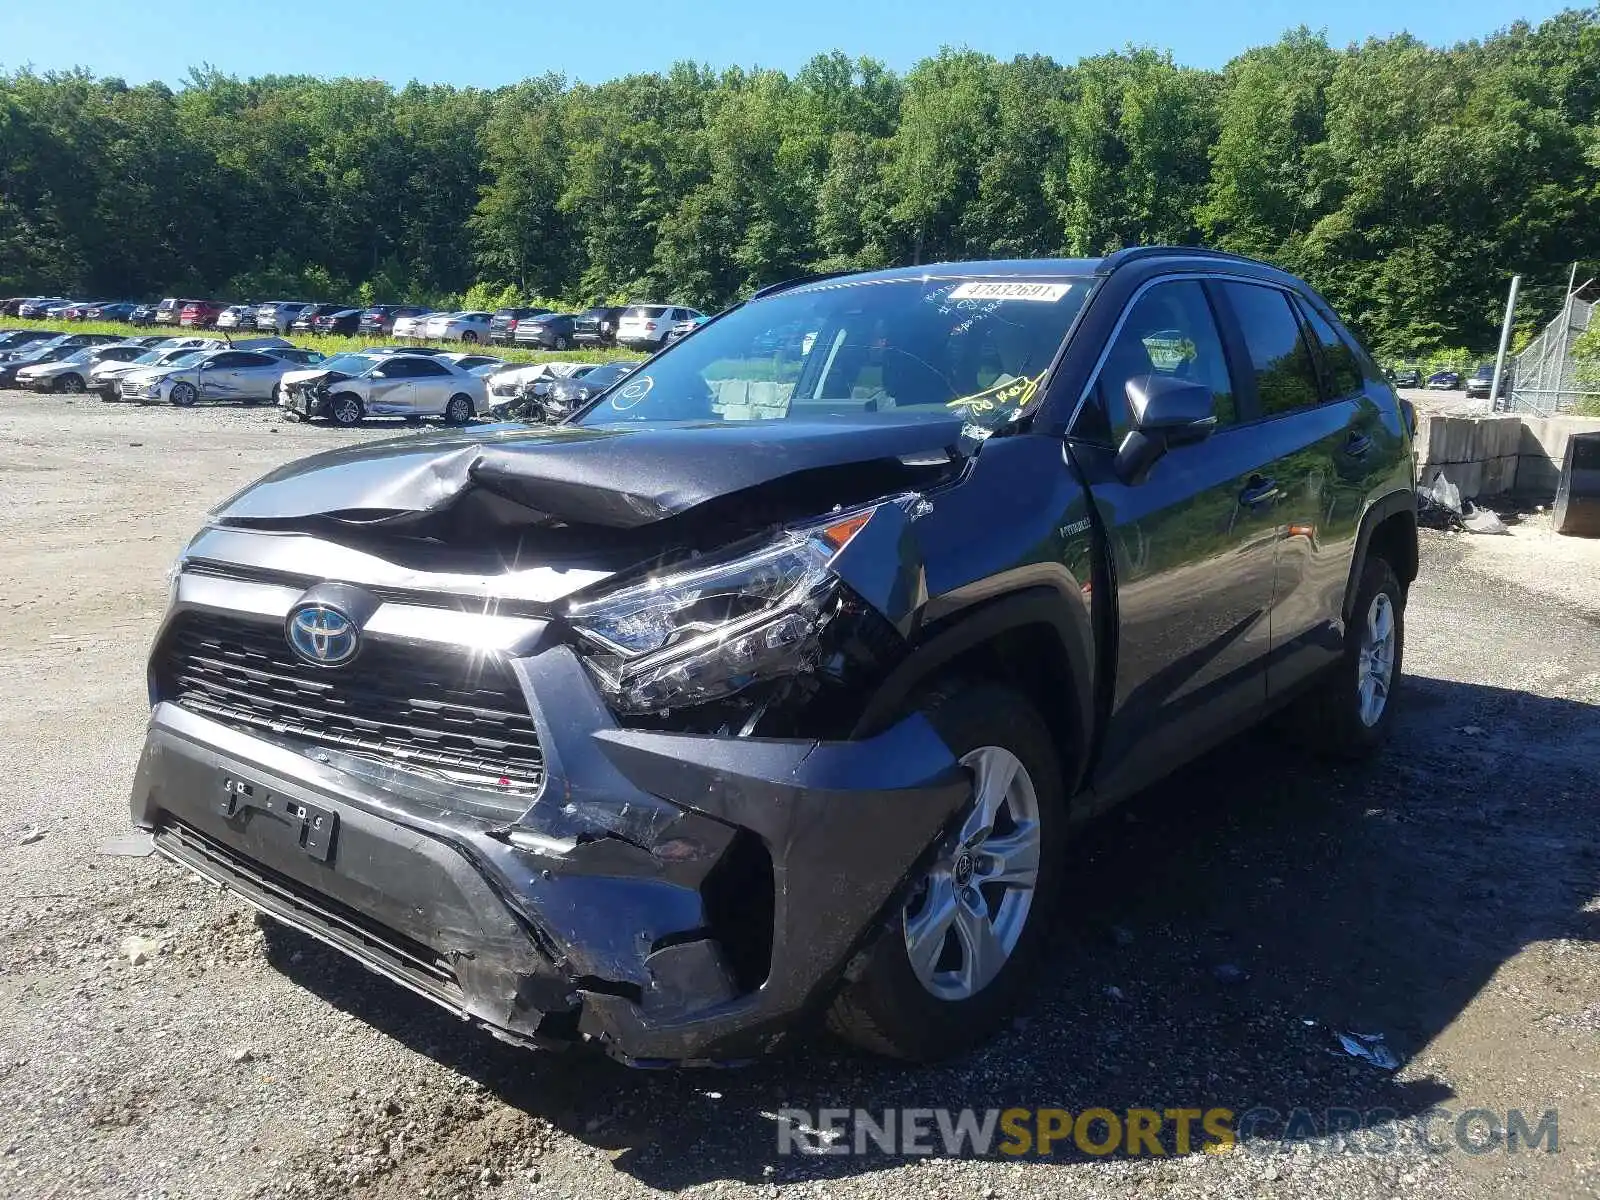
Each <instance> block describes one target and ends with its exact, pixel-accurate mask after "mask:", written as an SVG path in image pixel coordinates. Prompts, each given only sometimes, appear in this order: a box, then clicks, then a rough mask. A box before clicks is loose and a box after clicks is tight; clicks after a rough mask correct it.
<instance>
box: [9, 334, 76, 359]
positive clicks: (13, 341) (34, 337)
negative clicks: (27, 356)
mask: <svg viewBox="0 0 1600 1200" xmlns="http://www.w3.org/2000/svg"><path fill="white" fill-rule="evenodd" d="M60 336H61V335H60V334H58V333H52V332H51V331H50V330H48V329H8V330H6V331H5V333H4V334H0V362H4V361H6V360H7V359H9V358H13V357H15V356H16V355H17V354H18V353H20V352H21V350H22V348H23V347H24V346H28V345H32V344H33V343H35V342H49V341H54V340H55V339H56V338H58V337H60Z"/></svg>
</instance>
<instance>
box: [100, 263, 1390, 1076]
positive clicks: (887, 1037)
mask: <svg viewBox="0 0 1600 1200" xmlns="http://www.w3.org/2000/svg"><path fill="white" fill-rule="evenodd" d="M1410 435H1411V431H1410V430H1409V429H1408V420H1407V417H1406V415H1405V413H1404V412H1403V411H1402V409H1401V407H1400V406H1399V405H1398V403H1397V401H1396V399H1395V396H1394V394H1393V392H1392V391H1391V390H1390V387H1389V385H1388V383H1387V382H1386V381H1385V379H1384V377H1383V374H1382V372H1381V371H1380V370H1379V369H1378V368H1377V367H1376V366H1374V365H1373V363H1372V360H1371V359H1370V358H1369V357H1368V356H1367V354H1366V353H1365V352H1364V351H1363V350H1362V349H1361V348H1360V347H1359V346H1358V344H1357V343H1356V341H1355V340H1354V339H1353V338H1352V337H1351V335H1350V334H1349V332H1348V331H1347V330H1346V329H1345V328H1344V327H1343V326H1342V325H1341V324H1340V323H1339V321H1338V319H1337V318H1336V317H1335V316H1334V315H1333V313H1332V312H1331V311H1330V310H1329V308H1328V306H1327V305H1326V304H1325V303H1324V302H1323V301H1322V300H1321V299H1320V298H1319V297H1318V296H1317V295H1316V294H1315V293H1314V292H1313V291H1311V290H1310V289H1309V288H1308V287H1307V286H1306V285H1305V284H1304V283H1302V282H1301V281H1299V280H1297V279H1295V278H1293V277H1291V276H1288V275H1285V274H1283V273H1281V272H1279V271H1277V270H1274V269H1273V268H1271V267H1268V266H1265V265H1263V264H1260V263H1256V262H1253V261H1249V260H1246V259H1240V258H1234V257H1231V256H1226V255H1220V254H1215V253H1209V252H1205V251H1199V250H1191V249H1161V248H1141V249H1136V250H1129V251H1123V252H1119V253H1117V254H1114V255H1112V256H1110V257H1108V258H1106V259H1103V260H1064V261H1027V262H984V263H963V264H954V265H943V266H931V267H914V268H906V269H899V270H889V271H882V272H877V273H874V274H866V275H846V276H838V277H824V278H816V279H807V280H800V281H795V282H792V283H789V284H785V285H780V286H778V287H775V288H770V289H767V290H766V291H764V292H762V293H759V294H757V295H756V296H754V297H752V299H751V300H749V301H748V302H746V303H744V304H742V305H740V306H738V307H736V308H734V309H732V310H730V311H728V312H727V313H724V314H722V315H721V316H719V317H717V318H715V319H714V320H712V321H710V322H709V323H708V324H706V325H704V326H703V327H702V328H700V329H698V330H697V331H695V332H694V333H692V334H690V335H689V336H688V337H686V338H684V339H683V340H682V341H680V342H678V343H676V344H674V345H673V346H672V347H670V348H669V349H667V350H666V351H664V352H663V353H661V354H660V355H658V356H657V357H655V358H653V359H651V360H650V361H649V362H648V363H646V364H645V365H644V366H643V367H642V368H641V369H640V370H639V371H637V372H634V373H633V374H631V375H629V376H627V377H626V378H625V379H623V380H621V381H619V382H618V383H616V384H615V385H613V386H612V387H610V388H609V390H607V391H605V392H603V393H602V394H601V395H600V396H598V397H597V398H596V399H595V400H594V401H592V402H591V403H590V404H589V405H588V406H587V407H585V408H584V409H583V410H582V411H581V412H579V413H578V414H577V415H576V416H574V417H573V418H572V419H570V420H568V421H567V422H565V423H563V424H561V425H558V426H555V427H550V428H543V427H530V426H525V425H518V424H512V425H495V426H486V427H479V428H475V429H472V430H470V431H451V432H448V433H441V434H428V435H422V436H417V437H407V438H400V439H396V440H392V441H385V442H380V443H373V444H367V445H364V446H361V447H357V448H352V449H349V450H342V451H336V452H333V453H328V454H321V455H317V456H315V457H312V458H308V459H305V460H304V461H301V462H296V463H292V464H290V465H288V466H285V467H282V468H280V469H279V470H277V471H274V472H273V473H272V474H270V475H268V476H267V477H266V478H264V479H262V480H261V481H259V482H258V483H256V484H254V485H252V486H251V487H248V488H246V489H245V490H244V491H242V492H240V493H239V494H237V495H235V496H233V497H232V498H231V499H229V500H227V501H226V502H224V503H223V504H222V505H220V506H219V507H218V508H217V509H216V510H215V511H214V512H213V513H212V514H211V515H210V518H209V520H208V522H207V524H206V526H205V528H204V529H203V530H202V531H201V532H200V534H199V535H198V536H197V537H196V538H195V539H194V540H193V542H192V543H190V545H189V546H188V548H187V549H186V551H185V552H184V554H183V556H182V558H181V560H180V561H179V563H178V565H177V567H176V569H175V571H174V576H173V585H172V598H171V604H170V607H169V610H168V612H167V614H166V617H165V619H164V621H163V623H162V626H161V629H160V632H159V635H158V637H157V639H156V643H155V646H154V649H153V652H152V657H151V661H150V672H149V681H150V698H151V702H152V711H151V717H150V726H149V734H148V740H147V743H146V746H145V750H144V754H143V757H142V760H141V762H140V766H139V770H138V774H137V778H136V781H135V784H134V792H133V800H132V807H133V814H134V818H135V820H136V821H137V822H138V823H139V824H140V825H141V826H143V827H145V828H147V829H149V830H151V831H152V832H153V834H154V837H155V844H156V846H157V848H158V849H159V851H160V852H161V853H162V854H164V855H166V856H168V857H169V858H171V859H174V860H176V861H177V862H179V863H182V864H183V865H185V866H187V867H189V868H190V869H192V870H193V871H195V872H197V873H198V874H200V875H202V876H204V877H205V878H207V879H209V880H213V881H215V882H217V883H219V884H222V885H224V886H226V887H228V888H230V889H232V890H234V891H236V892H237V893H238V894H239V895H241V896H243V897H244V898H245V899H246V900H248V901H250V902H251V903H252V904H254V905H256V906H257V907H258V908H260V909H262V910H264V911H265V912H266V913H267V914H269V915H270V916H271V917H272V918H276V919H277V920H278V921H281V922H286V923H287V924H289V925H292V926H296V927H298V928H299V929H301V930H303V931H304V932H306V933H309V934H311V935H312V936H314V937H316V938H320V939H321V940H323V941H324V942H327V943H329V944H330V945H332V946H334V947H337V948H338V949H340V950H343V951H344V952H346V953H348V954H350V955H352V956H353V957H355V958H356V959H358V960H360V961H361V962H362V963H364V964H366V965H367V966H368V967H370V968H371V969H373V970H374V971H377V972H379V973H381V974H383V975H385V976H388V977H389V978H390V979H392V980H394V981H396V982H397V983H400V984H402V985H404V986H405V987H408V988H410V989H412V990H413V991H416V992H418V993H420V994H421V995H423V996H426V997H428V998H429V999H431V1000H433V1001H435V1002H437V1003H438V1004H440V1005H443V1006H444V1007H446V1008H448V1009H449V1010H451V1011H452V1012H455V1013H457V1014H459V1015H461V1016H463V1017H465V1018H468V1019H470V1020H472V1021H474V1022H476V1023H478V1024H480V1025H482V1026H484V1027H486V1028H488V1029H489V1030H491V1031H493V1032H494V1033H495V1034H496V1035H498V1036H500V1037H502V1038H505V1039H507V1040H510V1041H513V1042H517V1043H521V1044H526V1045H558V1044H564V1043H572V1042H585V1041H586V1042H590V1043H593V1044H599V1045H601V1046H603V1047H604V1048H606V1049H607V1050H608V1051H609V1052H610V1053H612V1054H614V1055H616V1056H617V1057H620V1058H622V1059H624V1060H626V1061H629V1062H632V1063H636V1064H658V1063H666V1062H675V1063H684V1062H728V1061H733V1060H740V1059H745V1058H748V1057H750V1056H753V1055H755V1054H759V1053H761V1052H765V1051H768V1050H770V1049H771V1048H772V1047H774V1046H775V1045H776V1044H778V1043H779V1042H780V1041H781V1040H782V1039H783V1038H784V1037H785V1036H786V1035H787V1034H789V1033H790V1032H791V1031H793V1030H795V1029H796V1028H798V1027H800V1026H801V1025H802V1024H803V1023H804V1022H805V1021H806V1019H807V1018H810V1017H826V1019H827V1020H828V1022H829V1023H830V1024H831V1025H832V1027H833V1028H834V1029H835V1030H837V1031H838V1032H839V1033H841V1034H843V1035H844V1036H845V1037H846V1038H849V1039H851V1040H852V1041H854V1042H855V1043H857V1044H858V1045H861V1046H864V1047H867V1048H869V1049H871V1050H874V1051H877V1052H881V1053H885V1054H890V1055H897V1056H901V1057H905V1058H910V1059H917V1060H925V1059H932V1058H937V1057H941V1056H945V1055H949V1054H951V1053H955V1052H959V1051H961V1050H963V1049H964V1048H966V1047H969V1046H971V1045H973V1044H974V1043H976V1042H977V1041H978V1040H980V1039H982V1038H983V1037H985V1036H986V1035H987V1034H989V1033H990V1032H991V1031H993V1030H994V1029H995V1028H996V1027H997V1026H998V1025H999V1024H1000V1023H1001V1022H1002V1021H1004V1020H1005V1019H1006V1018H1007V1016H1008V1015H1009V1013H1010V1012H1011V1011H1012V1009H1013V1007H1014V1005H1015V1004H1016V1003H1017V1002H1018V1001H1019V992H1020V990H1021V989H1022V988H1023V986H1024V985H1025V984H1026V982H1027V980H1028V977H1029V974H1030V971H1031V970H1032V969H1033V968H1034V967H1035V966H1036V965H1037V963H1038V960H1039V956H1040V954H1041V950H1042V945H1043V942H1042V938H1043V936H1044V935H1045V934H1046V933H1047V932H1048V930H1049V928H1050V926H1051V923H1052V922H1053V921H1055V920H1056V919H1057V912H1056V908H1055V905H1056V892H1057V890H1058V889H1057V885H1058V883H1059V881H1060V878H1061V876H1062V873H1063V871H1064V870H1065V869H1066V856H1067V853H1068V850H1067V840H1068V829H1069V826H1070V825H1071V824H1072V823H1073V822H1075V821H1077V820H1078V819H1080V818H1083V817H1087V816H1090V815H1092V814H1094V813H1096V812H1097V811H1099V810H1102V809H1104V808H1105V807H1106V806H1108V805H1110V804H1111V803H1113V802H1115V801H1117V800H1118V799H1120V798H1122V797H1125V796H1127V795H1129V794H1130V793H1132V792H1134V791H1135V790H1137V789H1139V788H1141V787H1142V786H1144V785H1146V784H1148V783H1150V782H1151V781H1153V780H1154V779H1156V778H1157V777H1159V776H1161V775H1164V774H1166V773H1168V772H1170V771H1172V770H1173V769H1174V768H1175V767H1177V766H1178V765H1179V764H1180V763H1182V762H1184V761H1185V760H1188V759H1191V758H1193V757H1194V756H1196V755H1198V754H1200V753H1202V752H1203V751H1205V750H1206V749H1207V748H1209V747H1211V746H1213V745H1215V744H1217V743H1218V742H1220V741H1221V740H1223V739H1225V738H1227V737H1229V736H1230V735H1232V734H1235V733H1237V732H1239V731H1240V730H1242V729H1244V728H1246V727H1248V726H1250V725H1252V724H1255V723H1257V722H1259V721H1260V720H1262V719H1263V718H1264V717H1265V716H1266V715H1267V714H1269V713H1272V712H1274V711H1276V710H1280V709H1285V710H1287V715H1288V717H1289V722H1290V724H1291V725H1295V726H1298V728H1299V730H1300V731H1301V732H1302V733H1303V734H1304V735H1305V736H1306V737H1307V738H1309V739H1312V740H1314V741H1316V742H1318V743H1320V744H1321V745H1323V746H1325V747H1326V748H1328V749H1329V750H1332V751H1336V752H1340V753H1358V752H1364V751H1368V750H1370V749H1372V748H1373V747H1375V746H1376V745H1378V744H1379V742H1380V741H1381V739H1382V737H1383V734H1384V731H1385V729H1386V728H1387V725H1388V722H1389V719H1390V715H1391V709H1392V706H1391V704H1390V702H1389V700H1390V696H1391V694H1392V693H1393V691H1394V688H1395V687H1396V684H1397V683H1398V680H1399V676H1400V670H1401V651H1402V644H1403V634H1404V613H1405V604H1406V591H1407V587H1408V585H1409V584H1410V583H1411V581H1412V580H1413V578H1414V577H1415V575H1416V571H1417V544H1416V515H1415V514H1416V509H1415V497H1414V481H1413V472H1412V467H1411V461H1412V460H1411V450H1410Z"/></svg>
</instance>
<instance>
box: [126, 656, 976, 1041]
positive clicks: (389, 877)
mask: <svg viewBox="0 0 1600 1200" xmlns="http://www.w3.org/2000/svg"><path fill="white" fill-rule="evenodd" d="M557 658H558V660H559V661H558V662H554V663H552V662H550V661H549V660H547V661H546V662H545V663H543V664H541V665H542V666H543V667H545V668H546V669H549V668H551V667H555V668H558V669H559V670H560V671H561V672H563V673H564V672H565V671H566V670H571V671H574V672H577V671H581V668H580V667H578V666H577V664H576V663H575V662H573V661H571V659H570V657H568V656H567V655H566V654H565V652H561V653H560V654H558V656H557ZM541 673H542V672H541V671H539V670H537V669H535V670H533V671H531V672H530V674H534V675H538V674H541ZM532 694H533V695H538V694H540V693H539V690H538V689H537V688H535V689H534V690H533V692H532ZM562 695H563V700H564V701H565V702H566V703H564V705H563V711H562V713H561V715H560V718H559V719H558V720H556V722H555V723H554V724H551V723H550V722H549V721H547V720H545V719H543V718H542V717H541V722H540V724H541V732H542V733H545V734H547V741H548V744H547V746H546V749H547V751H548V757H549V762H550V774H549V777H548V779H547V780H546V785H545V788H544V791H543V792H542V793H541V794H540V796H539V798H538V799H537V800H534V801H532V802H531V807H528V808H527V809H526V811H525V812H523V813H521V815H520V816H518V817H516V818H515V819H511V820H506V819H500V818H498V817H497V816H496V815H494V812H493V806H486V805H483V804H481V803H479V804H477V805H474V804H473V803H472V798H473V796H474V795H478V796H481V795H482V794H483V793H482V792H481V791H480V790H478V789H475V788H473V787H470V786H468V785H458V784H453V783H449V782H443V781H440V780H438V779H437V778H433V779H418V778H415V777H413V776H410V775H408V774H405V773H397V772H395V771H392V770H391V771H383V770H379V769H377V768H376V767H374V766H373V765H372V764H370V763H368V762H364V761H363V760H362V759H360V758H352V757H346V756H343V755H341V754H340V753H339V752H337V751H334V752H331V753H327V754H323V753H321V752H318V751H314V752H313V753H312V754H310V755H308V754H306V753H304V752H303V750H304V749H305V747H303V746H299V745H297V744H296V743H295V742H294V741H293V739H292V738H290V739H288V740H280V739H278V738H277V736H276V735H275V734H274V733H273V732H272V731H271V730H270V729H265V728H264V729H255V728H242V727H240V726H239V725H238V724H235V723H232V722H230V721H228V720H227V718H225V717H224V718H222V719H218V715H213V714H210V713H206V712H202V711H195V710H194V709H193V708H190V707H186V706H183V705H180V704H175V703H158V704H157V705H156V707H155V709H154V711H153V713H152V716H151V722H150V729H149V735H148V737H147V740H146V745H145V751H144V755H143V757H142V758H141V760H140V765H139V770H138V773H137V776H136V778H135V782H134V793H133V813H134V817H135V820H136V821H137V822H139V823H140V824H141V825H143V826H145V827H146V828H150V829H153V830H154V831H155V835H156V848H157V849H158V851H159V852H160V853H162V854H163V855H165V856H166V857H168V858H170V859H172V860H174V861H176V862H178V863H181V864H182V865H184V866H185V867H187V868H189V869H190V870H192V871H194V872H196V873H197V874H199V875H201V876H202V877H204V878H206V879H208V880H211V881H213V882H215V883H218V884H220V885H222V886H224V887H226V888H228V889H230V890H232V891H234V892H236V893H237V894H239V895H240V896H242V897H243V898H244V899H246V900H247V901H249V902H250V903H252V904H254V905H255V906H256V907H258V908H260V909H262V910H264V911H266V912H267V913H269V914H271V915H272V916H274V917H276V918H278V919H279V920H281V921H284V922H285V923H287V924H289V925H292V926H295V927H297V928H299V929H301V930H303V931H304V932H306V933H308V934H310V935H311V936H313V937H316V938H318V939H320V940H322V941H323V942H325V943H327V944H328V945H330V946H333V947H335V948H336V949H339V950H341V951H343V952H345V953H346V954H349V955H351V956H352V957H354V958H356V959H358V960H359V961H361V962H362V963H363V964H365V965H366V966H368V967H370V968H371V969H372V970H374V971H376V972H378V973H379V974H382V975H384V976H386V977H388V978H389V979H392V980H394V981H395V982H397V983H400V984H401V985H403V986H405V987H407V988H409V989H411V990H412V991H413V992H416V993H417V994H419V995H422V996H424V997H426V998H427V999H429V1000H432V1001H434V1002H435V1003H437V1004H439V1005H441V1006H443V1007H445V1008H447V1009H449V1010H450V1011H452V1012H454V1013H456V1014H457V1015H459V1016H461V1017H463V1018H465V1019H468V1020H471V1021H473V1022H475V1023H477V1024H480V1025H482V1026H484V1027H486V1028H487V1029H488V1030H489V1031H490V1032H492V1033H494V1034H495V1035H496V1036H499V1037H501V1038H503V1039H505V1040H508V1041H511V1042H515V1043H519V1044H522V1045H530V1046H552V1045H559V1044H570V1043H572V1042H582V1041H587V1042H591V1043H596V1044H599V1045H600V1046H602V1047H604V1048H605V1049H606V1051H607V1052H608V1053H610V1054H612V1055H614V1056H615V1057H618V1058H621V1059H623V1060H624V1061H627V1062H629V1063H632V1064H634V1065H640V1066H655V1065H669V1064H685V1063H708V1062H714V1063H726V1062H730V1061H738V1060H744V1059H748V1058H751V1057H754V1056H756V1055H758V1054H761V1053H763V1052H766V1051H768V1050H770V1049H771V1048H773V1046H775V1045H776V1044H777V1043H778V1042H779V1041H781V1039H782V1038H783V1036H784V1035H785V1033H786V1032H787V1031H788V1030H789V1029H790V1028H791V1027H792V1026H793V1025H794V1023H795V1021H796V1019H797V1018H798V1017H800V1016H801V1015H802V1014H803V1013H804V1012H806V1011H807V1010H808V1009H810V1008H811V1007H812V1006H813V1005H815V1004H816V1003H818V1002H820V1001H822V1000H825V999H826V998H827V996H828V995H830V994H831V992H832V990H833V987H834V985H835V984H836V983H837V981H838V980H839V978H840V977H841V975H842V973H843V971H844V970H845V968H846V966H847V964H848V963H849V961H850V959H851V957H852V956H853V955H854V953H855V952H856V950H857V949H858V948H859V947H860V945H861V944H862V943H863V942H864V940H865V939H866V938H867V937H868V936H869V935H871V934H872V933H873V932H875V930H876V929H877V928H878V927H879V923H880V921H881V920H882V919H883V914H884V912H885V908H886V905H888V904H889V903H890V901H891V900H892V899H893V898H894V897H895V896H897V894H898V891H899V888H900V885H901V883H902V881H903V879H904V878H905V877H906V875H907V873H908V872H909V871H910V870H911V869H912V868H913V867H914V866H915V865H916V863H917V861H918V859H919V857H920V856H921V855H922V854H923V853H924V851H925V849H926V848H927V847H928V846H929V845H930V844H931V843H932V842H933V841H934V839H935V837H936V835H937V833H938V832H939V830H940V829H941V828H943V827H944V826H945V825H946V824H947V823H948V821H949V819H950V818H951V816H952V815H953V814H954V813H955V812H956V811H957V810H958V808H959V807H960V805H961V803H962V801H963V800H964V798H965V796H966V794H967V790H968V782H967V778H966V775H965V773H964V772H963V771H962V770H961V769H960V767H959V766H958V765H957V764H956V762H955V760H954V759H953V757H952V756H951V754H950V752H949V749H948V748H947V747H946V746H945V745H944V743H943V742H942V741H941V740H940V739H939V737H938V735H937V734H936V733H934V731H933V729H932V728H931V726H929V725H928V724H927V722H926V721H924V720H923V719H922V718H921V717H915V716H914V717H911V718H908V719H907V720H906V721H904V722H902V723H901V724H899V725H896V726H894V727H892V728H890V729H889V730H887V731H886V732H885V733H883V734H881V735H879V736H878V737H876V738H873V739H870V740H866V741H860V742H839V743H816V742H810V741H784V740H767V739H763V740H755V739H738V738H730V737H704V736H694V735H684V734H669V733H652V732H643V731H636V730H623V729H618V728H617V727H616V726H615V725H614V724H612V723H611V722H609V720H607V719H605V717H604V716H603V713H604V710H603V709H601V708H599V707H598V706H596V707H595V708H594V709H593V710H589V709H588V706H587V704H586V703H584V702H583V701H582V700H581V699H580V698H579V697H578V696H575V695H574V694H573V693H572V692H571V691H566V690H564V691H563V693H562ZM590 695H591V696H592V693H590ZM586 718H591V719H586ZM458 793H459V795H458Z"/></svg>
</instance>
